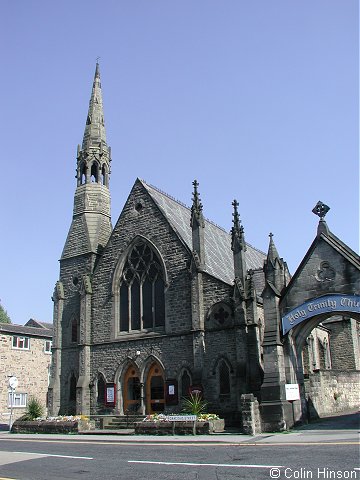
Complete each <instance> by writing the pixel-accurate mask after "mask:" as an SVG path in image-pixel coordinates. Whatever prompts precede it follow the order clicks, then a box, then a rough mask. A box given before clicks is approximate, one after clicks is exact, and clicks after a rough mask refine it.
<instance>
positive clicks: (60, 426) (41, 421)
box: [11, 416, 90, 433]
mask: <svg viewBox="0 0 360 480" xmlns="http://www.w3.org/2000/svg"><path fill="white" fill-rule="evenodd" d="M89 429H90V425H89V420H88V418H87V417H84V416H60V417H48V418H43V417H39V418H36V419H34V420H25V419H24V420H22V419H21V418H19V419H18V420H15V422H14V423H13V425H12V428H11V432H12V433H78V431H79V430H89Z"/></svg>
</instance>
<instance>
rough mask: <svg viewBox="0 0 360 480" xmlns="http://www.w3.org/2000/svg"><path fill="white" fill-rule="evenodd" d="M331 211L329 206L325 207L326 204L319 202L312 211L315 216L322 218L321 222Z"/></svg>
mask: <svg viewBox="0 0 360 480" xmlns="http://www.w3.org/2000/svg"><path fill="white" fill-rule="evenodd" d="M329 210H330V207H328V206H327V205H325V203H323V202H321V201H320V200H319V201H318V202H317V204H316V205H315V207H314V208H313V209H312V212H313V213H315V215H317V216H318V217H320V220H322V219H323V218H324V217H325V215H326V214H327V212H328V211H329Z"/></svg>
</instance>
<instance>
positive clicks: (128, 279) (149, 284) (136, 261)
mask: <svg viewBox="0 0 360 480" xmlns="http://www.w3.org/2000/svg"><path fill="white" fill-rule="evenodd" d="M164 325H165V298H164V278H163V271H162V267H161V264H160V261H159V259H158V257H157V255H156V254H155V253H154V251H153V250H152V249H151V248H150V247H149V246H148V245H147V244H146V243H144V242H139V243H136V244H135V245H134V246H133V248H132V250H131V251H130V253H129V255H128V257H127V259H126V262H125V265H124V269H123V272H122V275H121V279H120V325H119V327H120V332H128V331H132V330H151V329H155V328H157V327H163V326H164Z"/></svg>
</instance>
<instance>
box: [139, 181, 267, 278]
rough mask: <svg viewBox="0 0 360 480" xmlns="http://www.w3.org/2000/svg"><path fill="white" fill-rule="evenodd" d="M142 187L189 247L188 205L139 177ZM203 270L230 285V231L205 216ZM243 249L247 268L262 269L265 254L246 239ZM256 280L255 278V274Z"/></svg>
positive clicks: (231, 262)
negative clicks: (245, 248)
mask: <svg viewBox="0 0 360 480" xmlns="http://www.w3.org/2000/svg"><path fill="white" fill-rule="evenodd" d="M140 182H141V183H142V185H143V186H144V188H145V189H146V190H147V192H148V193H149V195H150V196H151V197H152V199H153V200H154V202H155V203H156V204H157V206H158V207H159V208H160V210H161V211H162V213H163V214H164V216H165V217H166V218H167V220H168V221H169V223H170V225H171V226H172V228H173V229H174V230H175V231H176V233H177V234H178V235H179V237H180V238H181V239H182V240H183V241H184V243H185V244H186V245H187V246H188V248H189V249H190V251H192V231H191V226H190V219H191V209H190V208H189V207H187V206H185V205H184V204H182V203H180V202H179V201H177V200H175V199H174V198H172V197H171V196H169V195H167V194H166V193H164V192H161V191H160V190H158V189H157V188H156V187H153V186H152V185H148V184H147V183H146V182H145V181H144V180H140ZM204 238H205V271H206V272H207V273H209V274H210V275H213V276H214V277H216V278H218V279H220V280H222V281H223V282H225V283H227V284H230V285H232V284H233V282H234V259H233V252H232V250H231V235H230V234H229V233H228V232H226V231H225V230H224V229H222V228H220V227H219V226H218V225H215V224H214V223H212V222H210V221H209V220H205V230H204ZM246 245H247V250H246V253H245V258H246V267H247V269H253V270H257V269H262V268H263V264H264V260H265V259H266V254H265V253H264V252H261V251H260V250H258V249H256V248H254V247H252V246H251V245H249V244H248V243H247V244H246ZM257 280H258V281H257V283H260V282H259V280H260V279H259V278H257Z"/></svg>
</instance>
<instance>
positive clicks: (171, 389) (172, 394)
mask: <svg viewBox="0 0 360 480" xmlns="http://www.w3.org/2000/svg"><path fill="white" fill-rule="evenodd" d="M165 403H166V405H177V404H178V403H179V394H178V382H177V380H176V379H169V380H166V382H165Z"/></svg>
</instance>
